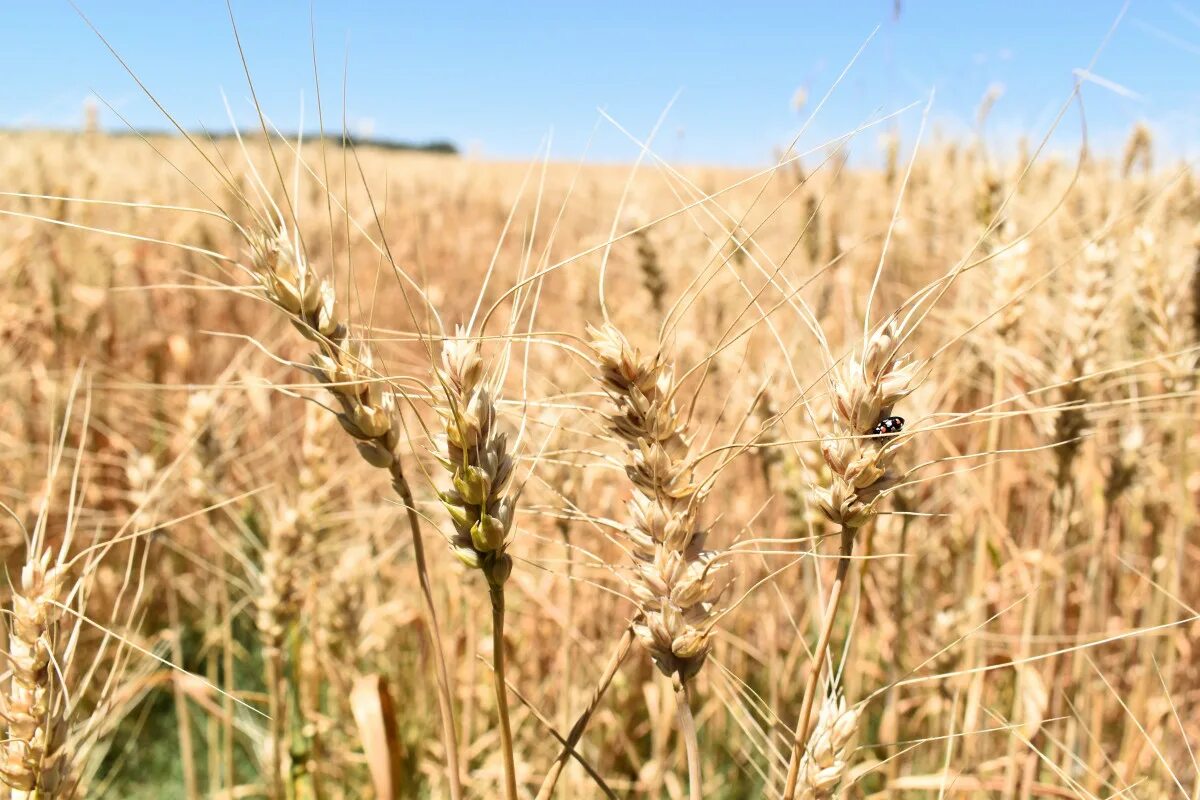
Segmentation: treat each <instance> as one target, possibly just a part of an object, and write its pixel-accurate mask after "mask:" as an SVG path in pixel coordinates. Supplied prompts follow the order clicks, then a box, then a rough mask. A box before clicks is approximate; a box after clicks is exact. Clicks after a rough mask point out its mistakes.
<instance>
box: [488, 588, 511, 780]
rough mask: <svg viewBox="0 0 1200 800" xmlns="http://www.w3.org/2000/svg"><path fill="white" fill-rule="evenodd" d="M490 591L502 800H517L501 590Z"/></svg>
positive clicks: (502, 589)
mask: <svg viewBox="0 0 1200 800" xmlns="http://www.w3.org/2000/svg"><path fill="white" fill-rule="evenodd" d="M489 589H490V592H491V597H492V676H493V683H494V685H495V687H496V712H497V715H498V716H499V717H500V749H501V752H502V755H503V756H504V796H505V798H506V799H507V800H517V774H516V767H515V766H514V764H513V741H512V726H511V724H510V723H509V719H508V688H507V687H506V685H505V682H504V587H503V586H497V585H495V584H492V585H490V586H489Z"/></svg>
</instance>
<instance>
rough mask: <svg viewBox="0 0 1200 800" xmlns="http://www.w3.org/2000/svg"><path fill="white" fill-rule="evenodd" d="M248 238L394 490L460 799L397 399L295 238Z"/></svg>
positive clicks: (264, 279)
mask: <svg viewBox="0 0 1200 800" xmlns="http://www.w3.org/2000/svg"><path fill="white" fill-rule="evenodd" d="M246 239H247V244H248V246H249V251H250V265H249V266H250V272H251V274H252V275H253V277H254V278H255V280H256V281H257V282H258V284H259V286H260V287H261V289H262V291H263V293H264V294H265V295H266V296H267V297H268V298H269V299H270V300H271V301H272V302H273V303H275V304H276V305H277V306H279V307H280V308H281V309H282V310H283V311H284V312H286V313H287V314H288V315H289V317H290V319H291V321H292V324H293V325H294V326H295V327H296V329H297V330H298V331H299V332H300V333H301V334H302V335H303V336H304V337H305V338H306V339H308V340H309V341H311V342H313V343H314V344H315V346H316V351H315V352H314V353H313V354H312V363H311V365H310V366H309V367H307V370H308V372H309V373H310V374H312V375H313V376H314V377H316V378H317V379H318V380H319V381H320V382H321V383H323V384H324V385H325V386H326V388H327V389H328V390H329V392H330V394H332V395H333V397H334V398H335V399H336V401H337V403H338V405H339V407H340V409H341V410H340V412H339V413H338V414H337V420H338V422H339V423H341V426H342V429H343V430H344V431H345V432H346V433H348V434H349V435H350V436H351V437H352V438H353V439H354V440H355V444H356V446H357V447H358V451H359V454H360V455H361V456H362V457H363V459H365V460H366V461H367V463H369V464H371V465H372V466H374V467H378V468H380V469H386V470H387V471H388V474H389V475H390V476H391V479H392V487H393V489H395V491H396V493H397V494H398V495H399V497H400V500H401V502H402V503H403V504H404V508H405V511H406V513H407V515H408V522H409V529H410V531H411V534H412V541H413V558H414V561H415V562H416V569H417V578H418V582H419V583H420V586H421V592H422V597H423V600H424V605H425V614H426V618H427V621H428V623H429V626H428V627H429V632H430V637H431V639H432V644H433V647H432V651H433V658H434V660H435V666H436V679H437V686H438V705H439V709H440V712H441V717H442V744H443V746H444V747H445V750H446V762H447V763H446V774H447V777H448V779H449V782H450V794H451V797H452V798H454V800H458V798H460V797H461V796H462V783H461V778H460V775H459V757H458V738H457V734H456V732H455V726H454V714H453V703H452V700H451V697H450V678H449V673H448V670H447V668H446V658H445V652H444V649H443V646H442V641H441V631H440V628H439V626H438V620H437V611H436V608H435V605H434V600H433V589H432V585H431V583H430V579H429V570H428V568H427V567H426V564H425V546H424V542H423V537H422V535H421V526H420V517H419V515H418V513H417V509H416V505H415V503H414V500H413V494H412V488H411V486H410V485H409V482H408V478H407V477H406V476H405V473H404V467H403V464H402V462H401V457H400V445H401V441H402V439H401V435H402V422H401V419H400V408H399V403H398V400H397V397H396V395H395V393H394V392H393V391H392V389H391V388H390V387H389V386H388V385H387V384H385V383H384V382H383V381H381V380H380V379H379V378H378V376H377V374H376V372H375V369H374V366H373V354H372V352H371V349H370V347H368V346H367V344H366V343H365V342H363V341H362V340H360V339H356V338H354V337H353V336H352V335H351V334H350V330H349V327H348V326H347V324H346V323H345V322H344V321H343V320H342V319H341V317H340V316H339V314H338V309H337V304H336V295H335V292H334V289H333V285H332V284H331V283H329V282H328V281H325V280H324V279H322V278H321V277H320V276H319V275H318V274H317V273H316V271H315V270H313V268H312V267H311V266H310V265H309V263H308V260H307V258H305V256H304V254H303V250H302V248H301V247H300V244H299V240H298V238H293V237H292V236H291V235H289V233H288V230H287V227H286V225H284V224H283V222H282V221H277V222H276V224H275V227H274V228H273V229H254V230H250V231H248V232H247V233H246Z"/></svg>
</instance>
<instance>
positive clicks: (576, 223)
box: [0, 97, 1200, 800]
mask: <svg viewBox="0 0 1200 800" xmlns="http://www.w3.org/2000/svg"><path fill="white" fill-rule="evenodd" d="M1064 100H1067V102H1068V107H1069V105H1070V100H1069V98H1066V97H1064ZM169 110H170V109H168V111H169ZM919 111H920V110H919V109H918V110H917V113H919ZM986 113H987V110H986V108H984V109H983V110H982V115H983V116H986ZM980 124H981V126H982V122H981V123H980ZM782 144H783V145H784V146H783V147H781V149H780V151H779V152H778V153H777V154H776V159H775V160H774V161H772V162H771V163H769V164H767V165H766V166H764V167H763V168H761V169H750V168H733V167H729V168H716V167H696V166H687V165H678V164H675V163H672V162H671V161H669V160H668V159H665V158H664V157H661V156H660V155H659V153H658V152H657V151H656V150H655V148H654V146H653V144H651V145H649V147H648V149H647V150H646V151H645V152H644V153H642V157H641V158H640V160H639V161H638V162H637V164H636V166H635V165H634V163H632V161H631V162H630V163H622V164H589V163H582V164H580V163H575V162H571V161H567V160H561V161H560V160H554V159H537V158H534V159H529V160H526V161H519V162H518V161H500V160H488V159H485V158H479V157H474V156H468V155H460V154H457V153H453V152H408V151H402V150H396V149H389V148H383V147H378V146H375V145H373V144H371V143H370V142H368V141H356V142H353V143H351V142H346V141H344V140H343V139H342V137H341V134H340V132H339V131H336V130H330V131H328V132H327V135H326V136H325V137H324V138H321V137H320V136H306V137H297V136H294V135H286V136H281V135H278V134H277V133H276V132H275V131H274V130H273V129H271V128H270V126H269V124H268V126H267V132H266V133H265V132H264V130H262V129H258V130H255V129H248V130H243V131H242V136H241V138H233V137H228V136H225V137H219V138H209V137H206V136H205V135H204V134H202V133H190V134H188V135H184V134H181V133H176V134H173V135H158V134H156V135H147V136H141V135H134V134H130V133H125V134H121V135H118V134H116V133H113V132H108V131H105V130H100V129H94V128H93V129H83V130H78V131H69V132H64V131H59V132H49V131H9V132H0V358H2V359H3V364H4V369H3V377H2V382H0V464H2V465H3V469H2V470H0V511H3V523H2V525H0V543H2V545H3V548H4V551H3V552H4V557H5V563H6V573H7V576H8V579H7V581H5V582H4V583H3V587H2V592H3V607H4V615H3V616H4V620H5V642H6V644H5V653H6V659H5V662H4V666H3V670H2V672H0V695H2V697H3V703H0V717H2V719H3V724H4V727H5V735H4V736H3V741H2V743H0V749H2V750H3V761H2V766H0V779H2V780H3V782H4V784H5V786H6V787H7V789H6V791H8V792H9V796H12V797H14V798H33V797H36V798H53V797H107V798H175V797H178V798H188V799H189V800H190V799H191V798H201V797H213V798H217V797H225V798H234V797H236V798H272V799H273V800H283V798H288V799H289V800H291V799H292V798H359V797H381V798H382V797H429V798H453V800H460V798H492V797H507V798H509V800H512V798H517V797H520V798H533V797H537V798H539V800H544V799H545V798H549V797H551V796H555V797H560V798H591V797H647V798H693V800H694V799H695V798H701V797H704V798H751V797H769V798H795V797H800V798H811V799H813V800H816V799H817V798H833V797H843V798H863V797H875V798H941V797H966V798H988V797H997V798H1000V797H1003V798H1042V797H1052V798H1167V797H1178V798H1181V800H1182V799H1185V798H1191V799H1192V800H1196V798H1200V768H1198V766H1197V760H1198V757H1200V755H1198V754H1200V715H1198V714H1197V712H1196V709H1197V707H1200V659H1198V657H1197V653H1196V647H1197V642H1198V641H1200V611H1198V610H1197V609H1200V573H1198V572H1197V570H1196V568H1195V565H1196V563H1197V561H1196V560H1197V557H1198V556H1200V552H1198V549H1200V537H1198V535H1197V530H1198V528H1197V526H1198V524H1200V523H1198V501H1200V426H1198V425H1197V417H1198V412H1200V394H1198V386H1197V377H1198V364H1200V238H1198V237H1200V181H1198V178H1197V175H1196V172H1195V170H1194V168H1193V167H1192V165H1191V164H1189V163H1188V162H1187V161H1185V160H1182V159H1179V158H1177V157H1175V156H1173V155H1172V154H1171V153H1169V152H1163V151H1162V148H1160V146H1159V144H1158V143H1157V142H1156V140H1155V136H1154V133H1153V132H1152V129H1151V128H1149V127H1147V126H1143V125H1137V126H1134V127H1132V129H1129V130H1128V132H1127V139H1126V141H1125V144H1124V146H1123V147H1121V148H1116V149H1114V150H1113V151H1112V152H1105V151H1101V150H1095V151H1093V150H1091V149H1088V148H1082V147H1080V148H1078V149H1077V150H1075V151H1069V152H1064V151H1062V150H1061V149H1051V148H1044V147H1042V143H1041V141H1040V140H1039V138H1038V137H1036V136H1030V137H1028V138H1025V139H1021V140H1020V141H1013V142H1010V143H1009V144H1010V145H1011V147H1008V148H1006V150H1005V152H1004V153H999V152H993V150H992V149H990V148H989V146H988V145H987V144H986V143H985V142H984V140H983V139H982V138H979V137H973V136H948V135H941V134H938V133H936V132H933V131H929V130H926V131H924V133H923V136H922V138H920V139H919V140H918V139H917V138H916V137H912V136H907V135H903V136H902V135H901V134H899V133H897V132H895V131H894V130H893V129H892V128H891V127H889V126H888V125H887V124H886V121H885V122H881V123H879V124H878V125H875V126H873V127H871V128H870V129H869V130H865V131H862V132H858V133H855V132H847V134H846V136H844V137H842V138H840V139H835V140H831V141H826V142H821V143H820V144H819V145H818V146H813V147H810V148H807V149H805V148H801V147H799V146H797V147H796V148H792V149H788V148H786V144H787V143H786V142H784V143H782ZM851 148H853V150H854V152H855V154H864V153H867V152H868V151H869V153H870V155H869V157H866V158H851V157H849V153H850V150H851ZM633 157H634V158H637V157H638V148H637V147H636V146H635V155H634V156H633Z"/></svg>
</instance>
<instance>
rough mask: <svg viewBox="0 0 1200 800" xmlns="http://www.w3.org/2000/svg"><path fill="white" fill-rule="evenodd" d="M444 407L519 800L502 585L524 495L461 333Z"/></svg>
mask: <svg viewBox="0 0 1200 800" xmlns="http://www.w3.org/2000/svg"><path fill="white" fill-rule="evenodd" d="M437 377H438V381H439V383H440V384H441V387H442V393H443V397H444V399H445V403H446V407H445V409H443V410H442V411H441V416H442V420H443V423H444V425H443V429H444V435H443V437H442V441H441V447H440V448H439V451H440V454H441V458H440V460H441V463H442V466H444V467H445V468H446V470H447V471H448V472H449V473H450V475H451V476H452V485H451V488H449V489H447V490H445V491H443V492H441V494H440V496H441V500H442V505H443V506H445V507H446V510H447V511H448V512H449V514H450V519H451V521H452V522H453V523H454V535H453V536H452V537H451V538H450V548H451V550H453V551H454V554H455V555H456V556H458V558H459V560H460V561H462V562H463V563H464V564H465V565H467V566H468V567H471V568H473V569H478V570H480V571H481V572H482V573H483V575H484V577H485V578H486V579H487V584H488V591H489V593H490V596H491V601H492V636H493V641H494V646H493V660H494V663H493V668H492V671H493V676H494V688H495V693H496V706H497V711H498V716H499V718H500V746H501V750H502V755H503V760H504V788H505V796H506V797H507V798H508V800H516V798H517V783H516V769H515V766H514V763H513V742H512V729H511V725H510V723H509V714H508V689H507V686H506V684H505V677H504V676H505V653H504V584H505V582H506V581H507V580H508V577H509V575H510V574H511V573H512V557H511V556H509V555H508V553H507V549H508V545H509V544H510V541H511V539H510V534H511V532H512V526H513V515H514V513H515V512H516V507H517V498H518V496H519V495H520V490H519V489H518V490H511V489H510V484H511V482H512V478H513V470H514V467H515V462H514V461H513V458H512V456H511V455H510V454H509V452H508V436H507V435H506V434H505V433H502V432H500V431H499V430H497V426H496V413H497V412H496V400H495V398H496V396H497V389H496V388H495V387H494V386H492V385H491V384H490V383H489V381H488V380H487V376H486V374H485V368H484V362H483V358H482V357H480V355H479V343H478V342H477V341H476V340H474V339H471V338H468V337H467V336H466V334H465V332H464V331H463V330H462V329H459V330H457V331H456V334H455V336H454V337H453V338H448V339H447V340H446V341H445V342H444V344H443V346H442V367H441V369H440V370H438V372H437Z"/></svg>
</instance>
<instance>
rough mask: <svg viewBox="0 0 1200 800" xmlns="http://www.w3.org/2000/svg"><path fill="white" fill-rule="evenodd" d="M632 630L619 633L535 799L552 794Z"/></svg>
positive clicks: (542, 799) (630, 641)
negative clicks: (587, 699)
mask: <svg viewBox="0 0 1200 800" xmlns="http://www.w3.org/2000/svg"><path fill="white" fill-rule="evenodd" d="M633 640H634V632H633V626H630V627H628V628H626V629H625V632H624V633H622V634H621V641H620V642H618V643H617V649H616V651H614V652H613V654H612V657H611V658H609V660H608V664H607V666H605V668H604V674H603V675H601V676H600V681H599V682H598V683H597V684H596V688H595V689H593V690H592V699H591V700H590V701H589V702H588V705H587V708H585V709H584V710H583V713H582V714H580V715H579V718H578V719H576V720H575V724H574V725H572V726H571V731H570V733H568V734H567V738H566V741H565V742H564V743H563V746H562V750H561V751H559V754H558V758H556V759H555V760H554V764H553V765H552V766H551V767H550V771H549V772H548V773H547V774H546V777H545V779H544V780H543V781H542V787H541V789H539V790H538V793H537V800H550V798H551V797H552V796H553V795H554V787H555V785H557V783H558V778H559V776H560V775H561V774H562V771H563V767H565V766H566V764H567V761H568V760H569V759H570V758H571V754H572V753H573V752H574V751H575V745H577V744H579V740H580V739H581V738H583V732H584V730H585V729H586V728H587V726H588V722H590V721H591V719H592V714H593V713H595V711H596V708H597V707H598V706H599V705H600V700H601V698H603V697H604V693H605V692H606V691H608V686H609V684H610V683H612V680H613V678H614V677H616V674H617V670H619V669H620V668H621V665H622V664H624V663H625V659H626V658H627V657H628V656H629V651H630V649H631V648H632V647H633Z"/></svg>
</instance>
